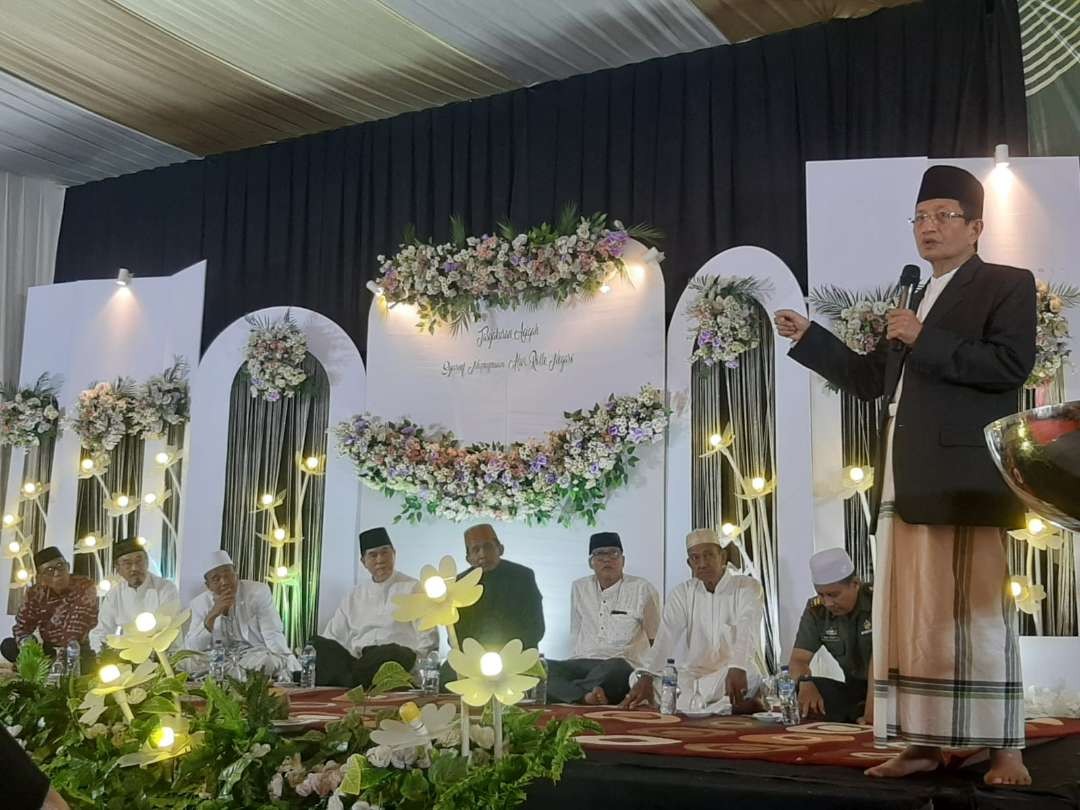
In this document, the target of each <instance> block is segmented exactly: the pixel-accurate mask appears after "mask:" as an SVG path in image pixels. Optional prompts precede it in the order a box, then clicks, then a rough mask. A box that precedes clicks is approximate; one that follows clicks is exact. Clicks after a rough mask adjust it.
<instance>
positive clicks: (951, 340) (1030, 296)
mask: <svg viewBox="0 0 1080 810" xmlns="http://www.w3.org/2000/svg"><path fill="white" fill-rule="evenodd" d="M918 303H919V299H916V300H914V301H913V302H912V308H913V309H915V308H917V307H918ZM1036 320H1037V314H1036V307H1035V279H1034V277H1033V276H1032V275H1031V273H1030V272H1029V271H1027V270H1021V269H1020V268H1017V267H1007V266H1005V265H1000V264H987V263H985V262H983V260H982V259H980V258H979V257H978V256H972V257H971V258H970V259H968V260H967V261H966V262H964V264H962V265H961V266H960V268H959V269H958V270H957V271H956V276H955V277H954V278H953V280H952V281H950V282H949V284H948V285H947V286H946V287H945V289H944V290H942V292H941V296H940V297H939V298H938V299H937V301H936V302H935V303H934V306H933V308H932V309H931V310H930V313H929V314H928V315H927V317H926V320H925V322H924V323H923V328H922V332H921V333H920V334H919V338H918V340H916V341H915V345H914V346H913V347H911V348H910V349H909V348H906V347H905V348H904V349H903V350H900V351H897V350H894V349H892V348H890V346H889V344H888V342H887V341H886V340H885V339H884V338H882V340H881V341H880V342H879V343H878V345H877V348H876V349H875V350H874V351H873V352H871V353H870V354H867V355H860V354H858V353H856V352H853V351H851V350H850V349H849V348H848V347H847V346H845V345H844V343H843V342H842V341H841V340H840V339H839V338H837V337H836V336H834V335H833V334H832V333H830V332H829V331H828V330H826V329H823V328H822V327H820V326H818V325H817V324H813V325H811V327H810V328H809V329H807V331H806V333H805V334H804V335H803V337H802V339H801V340H800V341H799V342H798V343H797V344H795V345H794V346H793V347H792V348H791V351H790V352H789V353H788V354H789V355H790V356H791V357H792V358H793V359H794V360H796V361H798V362H799V363H801V364H802V365H804V366H806V367H807V368H809V369H812V370H813V371H816V372H817V373H818V374H820V375H821V376H822V377H824V378H825V379H827V380H829V381H830V382H832V383H833V384H835V385H837V386H838V387H840V388H841V389H843V390H844V391H847V392H848V393H851V394H853V395H855V396H857V397H859V398H860V399H867V400H873V399H876V398H878V397H880V396H885V397H886V398H887V400H886V401H891V400H892V397H893V394H894V393H895V391H896V386H897V383H898V382H899V380H900V372H901V369H902V368H903V367H904V365H905V361H906V365H907V371H906V373H905V374H904V391H903V394H902V395H901V397H900V403H899V407H898V411H897V414H896V424H895V426H894V434H893V435H894V438H893V477H894V480H895V483H896V511H897V513H898V514H899V515H900V517H901V518H903V520H904V521H905V522H907V523H916V524H918V523H922V524H935V525H956V526H1000V527H1003V528H1015V527H1019V526H1022V525H1023V522H1024V509H1023V507H1022V505H1021V504H1020V501H1019V500H1017V498H1016V497H1015V496H1013V495H1012V493H1011V492H1010V491H1009V489H1008V487H1007V486H1006V485H1005V481H1004V480H1003V479H1002V477H1001V475H1000V474H999V473H998V471H997V468H996V467H995V466H994V462H993V460H992V459H991V458H990V452H989V450H988V449H987V447H986V442H985V441H984V439H983V428H984V427H985V426H986V425H987V424H989V423H990V422H993V421H994V420H995V419H999V418H1000V417H1002V416H1007V415H1008V414H1011V413H1016V411H1017V410H1018V408H1019V391H1020V389H1021V388H1022V387H1023V385H1024V382H1025V381H1026V380H1027V378H1028V375H1029V374H1030V373H1031V369H1032V367H1033V366H1034V365H1035V325H1036ZM887 418H888V411H887V410H886V411H885V412H884V413H883V418H882V424H881V425H880V426H879V428H880V429H882V430H883V429H884V427H885V419H887ZM884 465H885V441H884V435H883V434H881V441H879V442H878V454H877V459H876V460H875V475H874V489H873V490H872V492H871V514H872V516H873V520H872V521H871V526H870V531H871V532H873V531H874V530H875V528H876V526H877V514H878V509H879V507H880V505H881V484H882V482H883V481H884V478H885V476H884V469H885V467H884Z"/></svg>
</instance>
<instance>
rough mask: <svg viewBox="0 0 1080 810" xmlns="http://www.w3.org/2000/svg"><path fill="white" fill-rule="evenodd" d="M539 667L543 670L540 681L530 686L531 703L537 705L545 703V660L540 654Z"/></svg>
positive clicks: (546, 668)
mask: <svg viewBox="0 0 1080 810" xmlns="http://www.w3.org/2000/svg"><path fill="white" fill-rule="evenodd" d="M540 668H541V669H543V670H544V674H543V676H542V677H541V678H540V682H539V683H538V684H536V686H534V687H533V688H532V699H533V703H535V704H536V705H537V706H546V705H547V674H548V667H547V660H546V659H545V658H544V656H543V655H541V656H540Z"/></svg>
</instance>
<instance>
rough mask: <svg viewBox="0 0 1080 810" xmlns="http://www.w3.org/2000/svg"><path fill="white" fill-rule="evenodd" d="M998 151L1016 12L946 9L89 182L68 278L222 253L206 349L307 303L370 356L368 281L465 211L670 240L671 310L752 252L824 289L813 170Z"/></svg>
mask: <svg viewBox="0 0 1080 810" xmlns="http://www.w3.org/2000/svg"><path fill="white" fill-rule="evenodd" d="M996 143H1008V144H1009V146H1010V150H1011V152H1012V154H1014V155H1024V154H1027V119H1026V108H1025V103H1024V84H1023V68H1022V61H1021V53H1020V38H1019V20H1018V14H1017V10H1016V5H1015V0H928V2H923V3H916V4H914V5H910V6H902V7H899V8H895V9H888V10H884V11H880V12H878V13H876V14H874V15H872V16H870V17H867V18H864V19H860V20H855V21H836V22H831V23H827V24H824V25H817V26H812V27H809V28H803V29H799V30H796V31H790V32H786V33H782V34H776V35H773V36H768V37H763V38H761V39H757V40H754V41H751V42H748V43H744V44H740V45H734V46H727V47H719V48H713V49H709V50H704V51H698V52H696V53H691V54H684V55H678V56H673V57H669V58H665V59H656V60H652V61H649V62H645V63H642V64H637V65H631V66H628V67H624V68H619V69H615V70H606V71H600V72H597V73H593V74H589V75H587V76H578V77H574V78H570V79H566V80H564V81H558V82H551V83H548V84H543V85H539V86H537V87H532V88H528V89H524V90H518V91H514V92H511V93H506V94H503V95H499V96H494V97H491V98H487V99H482V100H479V101H473V102H464V103H459V104H453V105H449V106H446V107H442V108H439V109H434V110H427V111H423V112H418V113H411V114H407V115H401V116H398V117H397V118H393V119H390V120H387V121H379V122H375V123H370V124H361V125H357V126H353V127H347V128H344V129H340V130H335V131H333V132H327V133H323V134H319V135H312V136H308V137H304V138H300V139H297V140H293V141H288V142H284V143H279V144H273V145H269V146H265V147H258V148H254V149H247V150H244V151H241V152H234V153H230V154H224V155H218V156H213V157H209V158H206V159H203V160H199V161H192V162H189V163H185V164H180V165H176V166H170V167H166V168H161V169H155V170H152V171H147V172H140V173H138V174H134V175H129V176H126V177H121V178H117V179H112V180H104V181H101V182H97V183H90V184H87V185H84V186H80V187H77V188H73V189H70V190H69V191H68V193H67V198H66V201H65V205H64V218H63V225H62V227H61V231H60V244H59V251H58V256H57V263H56V281H58V282H63V281H73V280H77V279H87V278H107V277H112V276H115V275H116V272H117V269H118V268H119V267H127V268H129V269H130V270H131V271H132V272H133V273H134V274H135V275H136V277H138V276H154V275H166V274H170V273H173V272H175V271H177V270H179V269H180V268H182V267H185V266H187V265H189V264H192V263H194V262H196V261H198V260H200V259H203V258H205V259H207V261H208V276H207V289H206V304H205V315H204V321H203V348H204V349H205V348H206V346H207V345H209V343H210V342H211V341H212V340H213V338H214V337H215V336H216V335H217V334H218V333H219V332H220V331H221V330H222V329H223V328H224V327H225V326H227V325H228V324H229V323H231V322H232V321H233V320H235V319H237V318H239V317H241V316H243V315H244V314H245V313H247V312H250V311H252V310H256V309H259V308H261V307H268V306H274V305H294V306H302V307H307V308H309V309H313V310H317V311H319V312H321V313H323V314H324V315H326V316H328V317H330V318H333V319H334V320H335V321H337V322H338V323H339V324H341V325H342V327H343V328H344V329H345V330H346V331H347V332H348V333H349V334H350V335H351V336H352V337H353V339H354V340H355V341H356V343H357V345H358V346H359V348H360V350H361V352H365V350H366V342H365V339H366V331H367V313H368V305H369V303H370V293H369V292H368V291H367V290H366V289H365V283H366V282H367V281H368V280H369V279H371V278H372V277H373V274H374V272H375V270H376V269H377V263H376V256H377V255H378V254H380V253H387V254H389V253H392V252H393V251H394V249H395V247H396V246H397V244H398V242H399V240H400V238H401V235H402V233H403V231H404V228H405V226H406V225H407V224H408V223H413V224H415V225H416V226H417V228H418V230H419V232H420V233H421V234H423V235H430V236H433V237H434V238H435V239H437V240H443V239H446V238H448V237H449V218H450V216H451V215H452V214H457V215H460V216H462V217H464V219H465V223H466V226H467V229H468V231H469V232H470V233H477V234H479V233H482V232H489V231H491V229H492V228H493V227H494V225H495V224H496V223H497V222H498V221H500V220H503V219H506V218H509V219H510V220H511V221H513V222H514V223H515V224H517V225H519V226H530V225H534V224H537V223H539V222H541V221H544V220H551V219H552V218H554V217H555V216H556V215H557V213H558V210H559V209H560V208H561V207H562V206H563V204H564V203H566V202H576V203H578V205H579V207H580V209H581V210H582V211H584V212H593V211H606V212H608V213H609V214H610V215H611V216H612V217H615V218H618V219H621V220H622V221H623V222H625V223H627V224H630V223H636V222H646V223H649V224H652V225H656V226H659V227H660V228H661V229H663V231H664V232H665V234H666V236H667V238H666V239H665V241H664V243H663V244H662V245H661V247H662V249H663V250H664V252H665V253H666V254H667V261H666V262H665V263H664V274H665V277H666V281H667V310H668V313H669V314H670V313H671V311H672V310H673V309H674V307H675V303H676V302H677V301H678V297H679V295H680V294H681V293H682V291H683V289H684V287H685V285H686V283H687V281H688V280H689V279H690V277H691V276H693V274H694V273H695V272H696V271H697V270H698V268H699V267H700V266H701V265H702V264H703V263H704V262H705V261H706V260H707V259H709V258H710V257H711V256H713V255H715V254H716V253H719V252H720V251H722V250H724V249H726V248H729V247H733V246H735V245H758V246H761V247H763V248H766V249H768V250H771V251H772V252H773V253H775V254H776V255H778V256H779V257H780V258H781V259H783V260H784V261H785V262H787V264H788V265H789V266H790V267H791V269H792V270H793V271H794V273H795V275H796V276H797V277H798V278H799V280H800V282H801V283H802V284H803V286H804V288H805V286H806V216H805V196H806V195H805V173H804V162H805V161H808V160H831V159H842V158H871V157H895V156H907V155H924V154H926V155H930V156H933V157H949V156H962V157H970V156H978V155H990V154H992V151H993V146H994V144H996ZM914 195H915V189H914V188H913V189H912V198H913V199H914ZM835 215H836V216H840V217H842V216H844V212H843V210H838V211H836V212H835ZM883 227H904V224H903V223H892V222H889V223H883ZM867 261H868V263H872V262H873V257H867ZM137 283H138V282H137V280H136V284H137Z"/></svg>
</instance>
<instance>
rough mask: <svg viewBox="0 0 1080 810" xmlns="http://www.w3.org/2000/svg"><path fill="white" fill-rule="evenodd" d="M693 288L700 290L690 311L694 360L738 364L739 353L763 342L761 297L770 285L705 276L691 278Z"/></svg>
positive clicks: (688, 312)
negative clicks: (759, 303) (759, 301)
mask: <svg viewBox="0 0 1080 810" xmlns="http://www.w3.org/2000/svg"><path fill="white" fill-rule="evenodd" d="M690 289H691V290H692V291H693V292H695V293H696V297H695V298H694V301H693V303H692V304H690V308H689V310H688V311H687V314H688V315H689V316H690V319H691V320H692V321H693V326H692V327H691V334H692V335H693V337H694V352H693V354H692V355H690V362H691V363H696V362H698V361H699V360H700V361H701V362H703V363H705V365H706V366H712V365H715V364H716V363H722V364H723V365H724V366H726V367H727V368H738V366H739V355H741V354H742V353H743V352H745V351H748V350H749V349H756V348H757V347H758V346H759V345H760V343H761V314H760V313H761V309H760V307H759V306H758V303H757V301H758V299H759V298H760V296H761V295H762V294H763V293H764V292H765V291H766V290H767V286H766V285H765V284H762V283H761V282H760V281H757V280H755V279H749V278H721V277H720V276H704V277H702V278H696V279H694V280H693V281H691V282H690Z"/></svg>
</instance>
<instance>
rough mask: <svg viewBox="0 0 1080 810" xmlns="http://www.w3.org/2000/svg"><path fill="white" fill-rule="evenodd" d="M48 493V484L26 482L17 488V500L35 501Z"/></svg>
mask: <svg viewBox="0 0 1080 810" xmlns="http://www.w3.org/2000/svg"><path fill="white" fill-rule="evenodd" d="M48 491H49V485H48V484H42V483H39V482H38V481H26V482H24V483H23V485H22V486H21V487H19V500H23V501H36V500H37V499H38V498H40V497H41V496H42V495H44V494H45V493H46V492H48Z"/></svg>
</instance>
